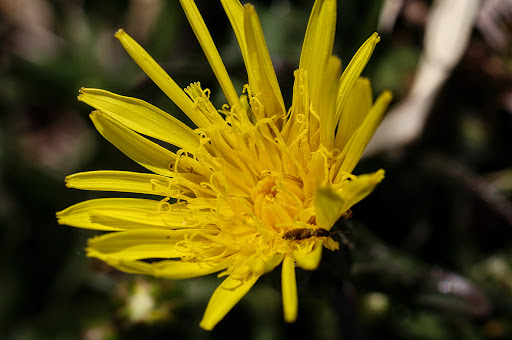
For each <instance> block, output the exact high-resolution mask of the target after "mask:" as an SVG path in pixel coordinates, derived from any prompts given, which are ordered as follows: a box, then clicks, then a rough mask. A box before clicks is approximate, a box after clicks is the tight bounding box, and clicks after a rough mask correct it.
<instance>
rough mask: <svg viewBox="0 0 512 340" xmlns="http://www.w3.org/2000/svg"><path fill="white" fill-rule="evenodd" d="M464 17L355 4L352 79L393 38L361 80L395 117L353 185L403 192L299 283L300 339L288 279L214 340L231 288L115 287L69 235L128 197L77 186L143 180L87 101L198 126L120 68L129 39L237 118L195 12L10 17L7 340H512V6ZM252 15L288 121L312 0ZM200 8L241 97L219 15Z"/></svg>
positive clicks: (37, 4) (12, 5)
mask: <svg viewBox="0 0 512 340" xmlns="http://www.w3.org/2000/svg"><path fill="white" fill-rule="evenodd" d="M464 1H466V2H467V3H466V4H465V5H464V6H463V8H462V9H461V7H457V6H460V2H461V1H460V0H457V1H456V0H444V1H437V2H436V3H435V5H433V3H432V1H426V0H424V1H423V0H369V1H358V0H340V1H339V3H338V26H337V36H336V42H335V54H337V55H339V56H340V57H341V58H342V60H343V64H344V65H347V63H348V61H349V60H350V58H351V57H352V55H353V54H354V53H355V52H356V51H357V49H358V47H359V46H360V45H361V44H362V43H363V42H364V40H365V39H366V38H367V37H369V36H370V35H371V33H373V32H374V31H376V30H378V31H379V33H380V34H381V36H382V40H381V42H380V43H379V44H378V45H377V49H376V51H375V53H374V56H373V57H372V59H371V61H370V63H369V64H368V66H367V68H366V70H365V71H364V75H365V76H368V77H370V79H371V80H372V84H373V88H374V93H375V94H378V93H380V92H381V91H382V90H384V89H390V90H391V91H392V92H393V93H394V96H395V97H394V104H393V106H392V107H391V109H390V111H389V113H388V117H387V118H386V121H385V122H384V123H383V125H382V129H380V130H379V131H378V134H377V135H378V136H377V137H376V142H373V144H372V145H370V148H369V153H368V157H366V158H365V159H364V160H363V161H362V162H361V163H360V164H359V165H358V167H357V168H356V170H355V173H356V174H359V173H363V172H370V171H374V170H377V169H379V168H384V169H386V179H385V180H384V181H383V182H382V184H381V185H380V186H379V187H378V188H377V190H376V191H375V192H374V193H373V194H372V195H371V196H370V197H368V198H367V199H366V200H364V201H363V202H361V203H360V204H358V205H357V206H356V207H354V209H353V212H354V217H353V218H352V219H350V220H348V221H346V222H340V225H339V226H336V228H340V229H347V230H349V231H350V232H349V233H346V234H337V235H336V238H337V239H338V241H340V242H341V244H342V250H341V251H338V252H335V253H332V252H330V251H328V250H325V252H324V260H323V261H322V264H321V266H320V268H319V269H318V270H316V271H314V272H304V271H301V270H299V271H298V273H297V275H298V281H299V303H300V311H299V318H298V320H297V322H296V323H295V324H291V325H287V324H285V323H284V322H283V317H282V307H281V295H280V270H279V269H277V270H276V271H274V272H273V273H270V274H268V275H266V276H264V277H263V278H262V279H261V280H260V282H259V283H258V284H257V285H256V286H255V288H253V289H252V290H251V292H250V293H249V294H248V295H247V296H246V297H245V298H244V299H243V300H242V301H241V302H240V303H239V304H238V305H237V306H236V307H235V308H234V309H233V310H232V311H231V312H230V314H228V316H227V317H226V318H225V319H224V320H223V321H222V322H221V323H220V324H219V325H218V326H217V327H216V329H215V330H214V331H212V332H205V331H203V330H201V329H200V328H199V326H198V323H199V321H200V319H201V317H202V314H203V312H204V309H205V307H206V304H207V302H208V299H209V297H210V295H211V293H212V292H213V290H214V289H215V287H216V286H217V285H218V283H219V282H220V281H221V280H220V279H218V278H216V277H215V276H209V277H205V278H198V279H193V280H185V281H168V280H160V279H155V278H151V277H142V276H134V275H127V274H124V273H120V272H117V271H115V270H113V269H111V268H109V267H107V266H105V265H104V264H102V263H101V262H99V261H96V260H94V259H88V258H86V257H85V252H84V247H85V245H86V240H87V239H88V238H90V237H92V236H93V235H95V234H96V233H95V232H93V231H88V230H79V229H74V228H71V227H67V226H59V225H58V224H57V223H56V220H55V212H56V211H58V210H62V209H64V208H66V207H67V206H69V205H71V204H74V203H78V202H80V201H83V200H85V199H89V198H94V197H106V196H119V194H111V193H98V192H82V191H77V190H72V189H66V188H65V185H64V177H65V176H66V175H68V174H71V173H74V172H78V171H86V170H100V169H119V170H135V171H144V170H143V169H142V168H141V167H140V166H138V165H136V164H133V163H132V162H131V161H130V160H129V159H128V158H126V157H125V156H124V155H123V154H122V153H121V152H120V151H118V150H116V149H115V148H114V147H113V146H112V145H110V144H109V143H108V142H106V141H105V140H104V139H103V138H102V137H101V136H100V135H99V133H97V132H96V131H95V130H94V127H93V125H92V123H91V122H90V121H89V119H88V114H89V112H90V111H91V108H89V107H88V106H86V105H85V104H83V103H80V102H78V101H77V100H76V96H77V94H78V89H79V88H80V87H82V86H84V87H97V88H103V89H107V90H110V91H113V92H116V93H120V94H124V95H129V96H134V97H138V98H142V99H144V100H147V101H149V102H151V103H153V104H155V105H157V106H159V107H161V108H162V109H164V110H166V111H167V112H169V113H171V114H173V115H175V116H177V117H179V118H182V119H184V117H183V114H182V113H181V112H179V110H177V108H176V107H175V106H174V105H173V104H172V103H171V102H170V100H169V99H168V98H166V97H165V95H164V94H163V93H162V92H161V91H160V90H159V89H158V88H157V87H156V86H155V85H154V84H153V83H152V82H151V81H150V80H149V79H148V78H147V77H146V76H145V74H144V73H143V72H142V71H141V70H140V69H138V67H137V66H136V64H135V63H134V62H133V61H132V60H130V58H129V57H128V55H127V54H126V53H125V52H124V51H123V49H122V48H121V46H120V44H119V43H118V42H117V41H116V39H115V38H114V33H115V31H116V30H117V29H118V28H121V27H122V28H124V29H125V30H126V31H127V32H128V33H129V34H131V35H132V36H133V37H134V38H135V39H136V40H138V41H139V43H141V44H142V45H143V46H144V47H145V48H146V50H147V51H148V52H149V53H150V54H151V55H152V56H153V57H154V58H155V59H156V60H157V61H159V63H161V65H162V66H163V67H164V68H165V69H166V70H167V71H168V72H169V74H170V75H171V76H172V77H173V78H174V79H175V80H176V82H177V83H178V84H180V85H181V86H182V87H185V86H187V85H188V84H189V83H191V82H194V81H201V83H202V85H203V88H206V87H208V88H210V89H211V90H212V98H213V100H214V102H215V104H216V105H217V106H218V107H220V105H222V104H223V103H224V98H223V97H222V93H221V91H220V89H219V87H218V85H217V84H216V80H215V77H214V76H213V73H212V72H211V70H210V68H209V66H208V63H207V62H206V60H205V57H204V55H203V54H202V52H201V49H200V47H199V44H198V43H197V41H196V39H195V37H194V35H193V32H192V30H191V29H190V28H189V25H188V23H187V21H186V17H185V15H184V13H183V11H182V9H181V7H180V5H179V3H178V1H162V0H132V1H108V2H106V1H99V0H96V1H92V0H91V1H64V0H53V1H50V0H0V175H1V176H0V338H2V339H87V340H94V339H160V338H162V339H163V338H166V339H170V338H172V339H210V338H211V339H230V338H234V337H238V338H243V339H292V338H297V337H299V338H301V339H308V338H310V339H377V338H392V339H512V248H511V247H510V246H511V243H512V242H511V241H512V206H511V193H512V152H511V147H512V81H511V80H512V78H511V75H512V58H511V57H512V55H511V52H512V49H511V46H512V45H511V43H510V42H511V40H510V39H511V38H512V33H511V32H512V31H511V30H512V25H511V23H512V21H511V20H512V19H511V18H512V1H507V0H487V1H482V2H480V1H477V0H464ZM252 2H253V4H254V5H255V6H256V9H257V11H258V14H259V16H260V19H261V22H262V25H263V29H264V32H265V35H266V39H267V44H268V46H269V49H270V53H271V56H272V59H273V62H274V66H275V68H276V72H277V76H278V79H279V82H280V85H281V88H282V91H283V95H284V97H285V101H287V100H288V102H287V105H289V104H290V98H291V90H292V84H293V70H295V69H296V68H297V67H298V61H299V56H300V50H301V46H302V41H303V37H304V33H305V30H306V25H307V21H308V18H309V13H310V10H311V8H312V6H313V0H295V1H292V0H288V1H286V0H274V1H270V0H267V1H264V0H257V1H256V0H255V1H252ZM197 4H198V7H199V9H200V10H201V12H202V13H203V16H204V19H205V21H206V23H207V25H208V27H209V29H210V31H211V33H212V35H213V37H214V40H215V42H216V44H217V46H218V48H219V50H220V52H221V55H222V57H223V59H224V62H225V64H226V66H227V68H228V71H229V72H230V75H231V77H232V79H233V81H234V83H235V87H236V88H237V90H238V91H239V92H240V90H241V88H242V86H243V84H245V82H246V75H245V71H244V66H243V63H242V59H241V56H240V53H239V50H238V46H237V44H236V40H235V38H234V34H233V33H232V31H231V28H230V26H229V22H228V20H227V18H226V16H225V14H224V13H223V10H222V6H221V5H220V3H219V2H218V1H207V0H202V1H199V0H198V1H197ZM457 4H459V5H457ZM450 6H451V7H450Z"/></svg>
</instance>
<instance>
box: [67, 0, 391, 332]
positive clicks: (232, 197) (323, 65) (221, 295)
mask: <svg viewBox="0 0 512 340" xmlns="http://www.w3.org/2000/svg"><path fill="white" fill-rule="evenodd" d="M180 2H181V5H182V7H183V9H184V11H185V13H186V15H187V18H188V20H189V22H190V24H191V26H192V28H193V30H194V33H195V35H196V36H197V38H198V40H199V43H200V44H201V47H202V48H203V51H204V53H205V55H206V57H207V59H208V62H209V63H210V65H211V67H212V69H213V71H214V73H215V76H216V77H217V79H218V81H219V84H220V86H221V88H222V90H223V92H224V94H225V96H226V99H227V102H228V104H226V105H224V106H223V107H222V108H221V109H216V108H215V107H214V106H213V104H212V103H211V102H210V99H209V97H210V91H209V90H208V89H202V88H201V85H200V84H199V83H192V84H190V85H189V86H188V87H187V88H185V89H184V90H182V89H181V88H180V87H179V86H178V85H177V84H176V83H175V82H174V81H173V80H172V78H170V77H169V75H167V73H166V72H165V71H164V70H163V69H162V68H161V67H160V66H159V65H158V64H157V63H156V62H155V61H154V60H153V59H152V58H151V57H150V56H149V54H148V53H147V52H146V51H144V50H143V49H142V47H141V46H140V45H138V44H137V43H136V42H135V41H134V40H133V39H132V38H130V37H129V36H128V35H127V34H126V33H125V32H124V31H122V30H119V31H118V32H117V33H116V37H117V38H118V39H119V40H120V42H121V44H122V45H123V47H124V48H125V49H126V51H127V52H128V53H129V54H130V56H131V57H132V58H133V59H134V60H135V61H136V62H137V64H138V65H139V66H140V67H141V68H142V69H143V70H144V71H145V72H146V74H147V75H148V76H149V77H150V78H151V79H152V80H153V81H154V82H155V83H156V84H157V85H158V86H159V87H160V89H162V91H163V92H164V93H165V94H166V95H167V96H169V98H170V99H171V100H172V101H173V102H174V103H176V105H177V106H178V107H179V108H180V109H181V110H182V111H183V112H184V113H185V114H186V115H187V116H188V117H189V118H190V119H191V120H192V122H193V123H194V124H195V125H196V126H197V128H196V129H192V128H189V127H188V126H186V125H185V124H183V123H182V122H180V121H179V120H177V119H176V118H174V117H172V116H171V115H168V114H167V113H165V112H163V111H162V110H160V109H158V108H157V107H154V106H152V105H151V104H148V103H147V102H144V101H142V100H139V99H135V98H129V97H124V96H120V95H117V94H114V93H111V92H107V91H104V90H98V89H86V88H83V89H81V90H80V95H79V97H78V99H79V100H81V101H83V102H85V103H87V104H89V105H91V106H92V107H94V108H95V109H96V110H95V111H93V112H92V114H91V119H92V121H93V123H94V125H95V126H96V128H97V129H98V131H99V132H100V133H101V134H102V135H103V136H104V137H105V138H106V139H107V140H109V141H110V142H111V143H112V144H114V145H115V146H116V147H117V148H118V149H120V150H121V151H122V152H123V153H125V154H126V155H127V156H128V157H130V158H131V159H133V160H134V161H135V162H137V163H139V164H140V165H142V166H143V167H145V168H146V169H148V170H150V171H151V172H152V173H136V172H126V171H92V172H83V173H77V174H74V175H71V176H68V177H67V178H66V183H67V186H68V187H72V188H78V189H84V190H103V191H118V192H131V193H140V194H151V195H155V196H157V198H156V199H142V198H102V199H92V200H89V201H85V202H82V203H78V204H76V205H74V206H71V207H69V208H67V209H65V210H63V211H61V212H59V213H58V214H57V215H58V219H59V223H61V224H66V225H70V226H74V227H79V228H86V229H96V230H103V231H110V233H106V234H104V235H102V236H97V237H94V238H92V239H91V240H89V243H88V247H87V255H88V256H90V257H96V258H98V259H101V260H103V261H105V262H106V263H108V264H109V265H111V266H113V267H115V268H117V269H119V270H121V271H124V272H127V273H135V274H149V275H154V276H157V277H163V278H169V279H186V278H191V277H197V276H202V275H207V274H211V273H216V272H220V273H219V274H218V275H219V276H224V277H226V278H225V280H224V281H223V282H222V283H221V284H220V286H219V287H218V288H217V289H216V290H215V292H214V293H213V295H212V297H211V299H210V302H209V303H208V306H207V308H206V311H205V314H204V317H203V319H202V321H201V323H200V326H201V327H203V328H204V329H207V330H211V329H213V327H214V326H215V325H216V324H217V323H218V322H219V321H220V320H221V319H222V318H223V317H224V316H225V315H226V314H227V313H228V312H229V311H230V310H231V308H232V307H233V306H234V305H235V304H236V303H237V302H238V301H239V300H240V299H241V298H242V297H243V296H244V295H245V294H246V293H247V292H248V291H249V290H250V288H251V287H252V286H253V285H254V284H255V283H256V281H257V280H258V278H259V277H260V276H261V275H263V274H265V273H266V272H269V271H272V270H273V269H274V268H275V267H277V266H278V265H280V264H282V296H283V307H284V318H285V320H286V321H288V322H293V321H294V320H295V319H296V317H297V310H298V298H297V288H296V281H295V267H296V266H298V267H301V268H303V269H306V270H312V269H315V268H316V267H317V266H318V263H319V261H320V258H321V253H322V249H323V247H326V248H328V249H330V250H336V249H338V248H339V245H338V243H337V242H336V241H334V240H333V239H332V238H331V237H330V233H329V230H330V229H331V228H332V226H333V224H334V223H335V222H336V220H337V219H338V218H340V217H341V216H344V217H347V216H348V215H349V214H350V208H351V207H352V206H353V205H354V204H355V203H357V202H359V201H360V200H361V199H363V198H364V197H366V196H367V195H368V194H369V193H370V192H371V191H372V190H373V189H374V188H375V186H376V185H377V184H378V183H379V182H380V181H381V180H382V179H383V177H384V171H383V170H379V171H377V172H375V173H372V174H364V175H360V176H355V175H353V174H352V170H353V169H354V167H355V166H356V164H357V163H358V161H359V159H360V157H361V155H362V153H363V150H364V148H365V147H366V145H367V143H368V141H369V140H370V138H371V136H372V134H373V133H374V131H375V129H376V127H377V125H378V124H379V122H380V120H381V118H382V115H383V112H384V111H385V109H386V107H387V105H388V104H389V102H390V100H391V95H390V93H389V92H384V93H383V94H382V95H380V96H379V97H378V98H377V100H376V101H375V103H374V102H373V99H372V93H371V88H370V83H369V81H368V80H367V79H365V78H362V77H360V74H361V72H362V70H363V68H364V67H365V65H366V63H367V62H368V59H369V58H370V55H371V54H372V52H373V49H374V47H375V45H376V44H377V42H378V41H379V37H378V35H377V34H376V33H375V34H373V35H372V36H371V37H370V38H369V39H368V40H367V41H366V42H365V43H364V44H363V45H362V47H361V48H360V49H359V50H358V51H357V53H356V55H355V56H354V58H353V59H352V61H351V62H350V63H349V64H348V66H347V67H346V68H345V70H344V72H343V73H342V72H341V62H340V60H339V59H338V58H337V57H335V56H333V55H332V46H333V41H334V32H335V22H336V1H335V0H317V1H316V2H315V4H314V7H313V10H312V13H311V17H310V19H309V23H308V27H307V31H306V37H305V39H304V45H303V47H302V54H301V58H300V65H299V68H298V70H296V71H295V73H294V76H295V83H294V87H293V99H292V105H291V107H290V108H289V109H286V108H285V105H284V101H283V97H282V95H281V90H280V88H279V84H278V82H277V78H276V75H275V71H274V68H273V66H272V62H271V60H270V56H269V53H268V50H267V47H266V43H265V40H264V37H263V32H262V28H261V25H260V22H259V19H258V16H257V15H256V12H255V10H254V7H253V6H252V5H250V4H247V5H245V6H242V5H241V4H240V2H239V1H238V0H221V2H222V5H223V6H224V9H225V11H226V14H227V16H228V18H229V20H230V22H231V25H232V27H233V30H234V32H235V35H236V38H237V40H238V43H239V45H240V49H241V52H242V56H243V60H244V63H245V66H246V69H247V74H248V85H246V86H244V88H243V90H242V93H243V94H242V95H241V96H239V95H238V94H237V92H236V91H235V89H234V87H233V85H232V83H231V80H230V78H229V76H228V73H227V71H226V69H225V67H224V64H223V63H222V60H221V58H220V55H219V53H218V51H217V49H216V47H215V45H214V43H213V40H212V38H211V36H210V33H209V32H208V29H207V27H206V25H205V23H204V21H203V19H202V17H201V15H200V13H199V11H198V9H197V7H196V5H195V3H194V1H192V0H180ZM147 137H150V139H149V138H147ZM153 140H160V141H163V142H165V143H169V144H171V145H174V146H176V147H177V148H178V150H179V151H177V152H172V151H170V150H168V149H166V148H164V147H162V146H161V145H159V144H157V143H155V142H154V141H153ZM158 197H159V198H158ZM148 260H150V261H148Z"/></svg>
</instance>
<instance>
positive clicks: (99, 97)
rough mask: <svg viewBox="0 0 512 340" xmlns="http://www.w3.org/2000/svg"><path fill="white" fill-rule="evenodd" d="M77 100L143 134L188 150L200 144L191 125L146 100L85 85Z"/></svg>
mask: <svg viewBox="0 0 512 340" xmlns="http://www.w3.org/2000/svg"><path fill="white" fill-rule="evenodd" d="M78 100H81V101H83V102H85V103H87V104H89V105H91V106H92V107H94V108H96V109H98V110H100V111H101V112H102V113H104V114H107V115H109V116H110V117H112V118H114V119H115V120H116V121H118V122H119V123H121V124H123V125H124V126H126V127H127V128H129V129H131V130H134V131H136V132H138V133H141V134H143V135H146V136H149V137H153V138H156V139H159V140H161V141H164V142H167V143H170V144H173V145H176V146H178V147H180V148H186V149H189V150H194V149H195V148H197V147H198V146H199V136H198V134H196V133H194V131H193V130H192V129H191V128H189V127H188V126H186V125H185V124H183V123H182V122H181V121H179V120H178V119H176V118H174V117H172V116H171V115H169V114H167V113H166V112H164V111H162V110H160V109H159V108H157V107H155V106H153V105H151V104H149V103H146V102H145V101H143V100H140V99H136V98H130V97H124V96H120V95H117V94H115V93H112V92H108V91H104V90H98V89H86V88H82V89H80V95H79V96H78Z"/></svg>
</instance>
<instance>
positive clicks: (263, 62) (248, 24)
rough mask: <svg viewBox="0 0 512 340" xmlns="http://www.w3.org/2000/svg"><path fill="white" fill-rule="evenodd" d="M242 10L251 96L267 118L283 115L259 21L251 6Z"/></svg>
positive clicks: (279, 95) (281, 96)
mask: <svg viewBox="0 0 512 340" xmlns="http://www.w3.org/2000/svg"><path fill="white" fill-rule="evenodd" d="M244 8H245V12H244V33H245V41H246V43H247V56H248V62H249V64H250V65H251V66H250V73H249V86H250V87H251V90H252V92H253V94H254V95H255V96H257V97H258V99H259V100H260V101H261V102H262V103H263V106H264V107H265V112H266V114H267V117H271V116H273V115H278V116H281V115H284V114H285V113H286V110H285V107H284V101H283V95H282V94H281V89H280V88H279V83H278V82H277V77H276V72H275V70H274V66H273V65H272V60H270V55H269V53H268V48H267V43H266V42H265V37H264V36H263V30H262V28H261V24H260V20H259V18H258V15H257V14H256V10H255V9H254V6H253V5H251V4H246V5H245V6H244ZM248 71H249V70H248ZM258 118H264V117H258Z"/></svg>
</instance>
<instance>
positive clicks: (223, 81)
mask: <svg viewBox="0 0 512 340" xmlns="http://www.w3.org/2000/svg"><path fill="white" fill-rule="evenodd" d="M180 3H181V6H182V7H183V10H184V11H185V14H186V15H187V19H188V22H189V23H190V26H192V29H193V30H194V33H195V35H196V37H197V40H198V41H199V44H200V45H201V47H202V49H203V52H204V54H205V56H206V59H207V60H208V62H209V63H210V66H211V68H212V70H213V73H215V77H217V80H218V82H219V84H220V87H221V88H222V91H223V92H224V95H225V96H226V99H227V100H228V103H229V105H230V106H231V107H233V106H234V105H238V106H240V99H239V97H238V95H237V93H236V91H235V88H234V87H233V83H232V82H231V79H230V78H229V75H228V72H227V70H226V67H225V66H224V63H223V62H222V59H221V57H220V55H219V51H218V50H217V48H216V47H215V44H214V42H213V39H212V37H211V35H210V32H209V31H208V28H207V27H206V24H205V23H204V20H203V18H202V16H201V13H200V12H199V10H198V9H197V6H196V4H195V3H194V1H193V0H180Z"/></svg>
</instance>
